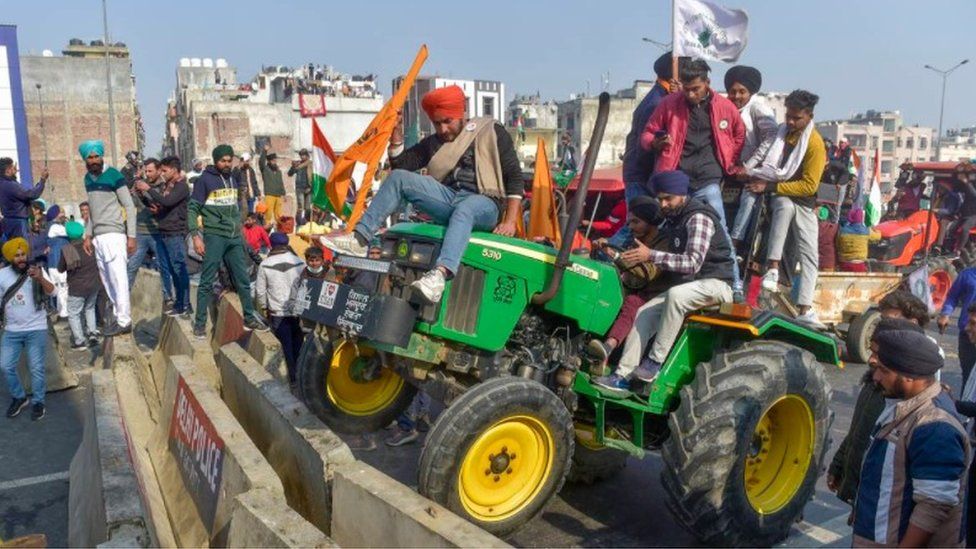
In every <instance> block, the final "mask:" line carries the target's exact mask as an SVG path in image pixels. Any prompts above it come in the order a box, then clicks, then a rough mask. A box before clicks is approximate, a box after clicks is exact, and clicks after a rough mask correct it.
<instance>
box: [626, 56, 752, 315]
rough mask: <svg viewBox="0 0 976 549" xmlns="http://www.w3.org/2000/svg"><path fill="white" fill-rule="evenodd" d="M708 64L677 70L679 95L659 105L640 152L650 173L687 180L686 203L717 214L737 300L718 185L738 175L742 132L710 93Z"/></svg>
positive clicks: (726, 104)
mask: <svg viewBox="0 0 976 549" xmlns="http://www.w3.org/2000/svg"><path fill="white" fill-rule="evenodd" d="M710 70H711V69H710V68H709V66H708V63H706V62H705V61H703V60H701V59H694V60H691V61H689V62H687V63H685V64H684V65H683V66H681V67H679V73H680V74H679V76H680V80H681V93H675V94H672V95H669V96H668V97H666V98H664V99H663V100H662V101H661V104H660V105H659V106H658V108H657V110H655V111H654V114H653V115H652V116H651V119H650V120H649V121H648V122H647V125H646V126H644V131H643V133H641V136H640V145H641V148H642V149H643V150H645V151H654V152H655V154H656V155H657V160H656V161H655V165H654V171H655V173H656V172H666V171H672V170H681V171H682V172H684V173H685V174H687V175H688V178H689V180H690V182H691V183H690V185H691V191H690V192H691V197H692V198H698V199H701V200H702V201H703V202H705V203H706V204H708V205H709V206H711V207H712V209H714V210H715V213H716V214H718V220H719V223H718V226H717V227H716V230H717V231H719V233H720V234H721V235H723V236H724V237H725V239H726V240H728V246H726V248H727V249H728V250H729V259H730V260H731V261H733V269H732V277H733V278H732V288H733V290H735V292H736V299H740V298H741V297H742V296H741V293H742V285H741V281H740V280H739V269H738V268H737V267H735V265H734V262H735V252H734V250H733V249H732V239H731V237H730V236H729V233H728V228H727V227H726V222H725V206H724V205H723V203H722V186H721V185H722V179H723V178H725V177H727V176H731V175H733V174H734V173H736V172H737V171H738V169H737V165H738V164H739V156H740V155H741V153H742V146H743V143H745V138H746V132H745V126H744V125H743V123H742V116H741V115H740V114H739V109H737V108H736V107H735V105H734V104H732V102H731V101H729V100H728V99H726V98H724V97H722V96H721V95H719V94H717V93H715V92H714V91H713V90H712V89H711V80H709V78H708V72H709V71H710Z"/></svg>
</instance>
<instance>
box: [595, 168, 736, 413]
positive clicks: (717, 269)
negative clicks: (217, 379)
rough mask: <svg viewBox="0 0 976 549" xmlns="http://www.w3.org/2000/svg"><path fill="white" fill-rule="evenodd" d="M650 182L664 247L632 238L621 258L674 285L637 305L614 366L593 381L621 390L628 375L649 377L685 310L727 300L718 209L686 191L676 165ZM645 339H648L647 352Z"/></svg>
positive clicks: (727, 254) (727, 263)
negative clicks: (656, 270) (660, 218)
mask: <svg viewBox="0 0 976 549" xmlns="http://www.w3.org/2000/svg"><path fill="white" fill-rule="evenodd" d="M651 186H652V188H653V189H654V191H655V192H656V194H657V198H658V200H659V201H660V203H661V213H662V215H663V216H664V217H665V222H664V223H663V224H662V225H661V228H660V232H661V234H662V236H663V238H664V240H665V241H666V242H667V246H668V250H667V251H658V250H652V249H650V248H648V247H647V246H645V245H644V244H643V243H641V242H635V247H634V248H633V249H630V250H628V251H626V252H624V254H623V256H622V258H621V259H622V260H623V261H624V262H625V263H626V264H635V263H645V262H651V263H653V264H654V265H655V266H656V267H657V268H659V269H661V270H662V271H664V272H665V273H669V274H670V276H671V277H673V278H672V279H673V281H674V286H672V287H671V288H669V289H668V290H666V291H664V292H662V293H661V294H659V295H658V296H656V297H654V298H653V299H651V300H650V301H648V302H647V303H646V304H645V305H643V306H642V307H641V308H640V309H638V311H637V315H636V317H635V319H634V325H633V328H631V330H630V333H629V334H628V335H627V339H626V340H625V341H624V348H623V351H622V354H621V357H620V363H619V364H618V365H617V371H616V372H614V373H613V374H610V375H608V376H601V377H598V378H596V379H594V380H593V383H595V384H596V385H598V386H600V387H602V388H604V389H607V390H609V391H611V392H615V393H624V394H625V393H627V392H628V391H629V390H630V379H631V378H637V379H638V380H640V381H643V382H646V383H651V382H653V381H654V379H655V378H656V377H657V375H658V373H659V372H660V371H661V365H662V363H663V362H664V359H665V358H667V356H668V353H669V352H670V351H671V346H672V345H673V344H674V342H675V340H676V339H677V337H678V332H679V331H680V330H681V325H682V324H683V323H684V319H685V315H686V314H688V313H690V312H691V311H694V310H696V309H701V308H702V307H709V306H712V305H718V304H719V303H723V302H730V301H732V286H731V284H732V280H733V278H732V270H733V269H734V268H735V267H734V264H733V263H732V256H731V245H730V243H729V239H728V238H727V237H726V235H725V232H724V230H723V229H722V226H721V224H720V223H721V221H720V219H719V217H718V214H717V213H716V212H715V210H714V209H713V208H712V207H711V206H709V205H708V204H706V203H705V202H704V201H703V200H701V199H698V198H693V197H691V196H689V192H690V189H689V179H688V176H687V175H686V174H685V173H684V172H682V171H680V170H673V171H662V172H658V173H656V174H654V175H653V176H652V177H651ZM651 338H653V339H654V344H653V345H650V351H649V352H648V346H649V343H650V341H651ZM645 353H647V355H646V356H645Z"/></svg>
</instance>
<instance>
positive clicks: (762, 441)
mask: <svg viewBox="0 0 976 549" xmlns="http://www.w3.org/2000/svg"><path fill="white" fill-rule="evenodd" d="M608 101H609V98H608V97H607V96H606V94H603V95H602V96H601V100H600V110H599V113H598V120H597V124H596V127H595V129H594V135H593V138H592V139H591V143H593V145H591V147H590V149H589V151H588V158H587V160H586V164H585V166H586V168H585V170H584V174H583V177H582V181H581V184H580V187H581V189H580V192H578V193H577V194H576V199H575V200H574V202H573V204H572V205H571V211H570V214H569V219H568V221H567V224H566V227H565V229H568V230H564V231H563V234H564V235H572V234H574V232H575V228H576V227H578V225H579V221H580V218H581V214H582V209H583V203H582V200H583V198H584V197H585V196H586V187H587V185H588V184H589V179H590V176H591V173H592V169H593V165H594V160H595V156H596V153H597V151H598V147H599V143H600V140H601V139H602V134H603V128H604V126H605V124H606V117H607V112H608ZM443 234H444V228H443V227H440V226H436V225H431V224H415V223H401V224H398V225H395V226H393V227H392V228H390V229H389V230H388V231H387V232H386V233H385V234H384V235H383V236H382V239H381V243H382V244H381V249H382V252H381V254H380V257H379V258H372V259H371V258H354V257H345V256H341V257H339V258H338V259H337V263H336V265H337V266H339V267H341V268H343V269H346V270H347V271H348V272H349V273H351V274H353V275H355V278H356V279H357V280H360V281H361V280H362V279H364V278H368V279H371V280H372V281H373V282H372V284H373V286H372V287H369V288H364V287H363V286H362V285H359V286H356V285H351V284H347V283H333V282H322V281H313V280H309V281H307V285H306V287H305V288H304V292H303V293H302V296H301V299H302V301H303V303H304V309H305V310H304V313H303V317H304V318H306V319H309V320H313V321H315V322H316V323H318V324H319V329H317V330H316V332H315V334H316V336H315V337H309V338H307V340H306V343H305V345H304V347H303V348H302V352H301V355H300V357H299V361H298V362H299V364H298V381H299V387H300V390H301V394H302V397H303V399H304V400H305V402H306V403H307V404H308V406H309V407H310V409H311V410H312V411H313V412H315V413H316V414H317V415H318V416H319V417H320V418H321V419H322V420H323V421H325V422H326V423H327V424H328V425H329V426H330V427H331V428H333V429H335V430H336V431H337V432H340V433H348V434H361V433H366V432H371V431H375V430H378V429H381V428H383V427H384V426H386V425H388V424H389V423H390V422H391V421H393V420H394V419H395V418H396V417H397V415H398V414H400V413H401V412H402V411H404V410H405V409H406V407H407V406H408V405H409V404H410V402H411V399H412V398H413V396H414V394H415V393H416V391H417V389H418V388H419V389H422V390H424V391H427V392H428V393H429V394H430V395H431V396H432V397H433V398H437V399H439V400H441V401H442V402H444V403H445V405H446V409H445V410H444V412H443V413H442V414H441V415H440V417H439V418H438V420H437V422H436V424H435V425H434V426H433V428H432V429H431V431H430V432H429V434H428V436H427V441H426V443H425V445H424V448H423V451H422V454H421V459H420V466H419V485H418V488H419V491H420V492H421V493H422V494H424V495H425V496H427V497H429V498H431V499H433V500H434V501H437V502H439V503H441V504H443V505H444V506H446V507H447V508H449V509H451V510H452V511H454V512H455V513H457V514H458V515H460V516H462V517H465V518H466V519H467V520H469V521H471V522H473V523H475V524H477V525H478V526H481V527H482V528H484V529H486V530H487V531H489V532H492V533H494V534H497V535H507V534H509V533H511V532H513V531H514V530H516V529H517V528H519V527H520V526H522V525H524V524H525V523H526V522H528V521H529V520H530V519H531V518H532V517H534V516H535V515H537V514H538V513H539V512H540V511H541V510H542V509H543V508H544V507H545V506H546V504H547V503H548V502H549V500H550V499H551V498H552V497H553V496H554V495H555V494H556V493H557V492H558V491H559V489H560V488H561V487H562V485H563V483H564V481H565V480H567V478H568V479H569V480H570V481H571V482H573V481H580V482H592V481H595V480H599V479H604V478H607V477H609V476H611V475H613V474H614V473H616V472H618V471H619V470H621V469H622V468H623V467H624V464H625V462H626V460H627V457H628V456H635V457H638V458H640V457H643V456H644V455H645V454H646V453H647V452H648V451H657V450H659V451H660V453H661V457H662V459H663V460H664V463H665V468H664V472H663V473H662V481H663V485H664V488H665V490H666V492H667V498H668V502H669V507H670V508H671V510H672V511H673V513H674V515H675V516H676V517H677V519H678V520H679V521H680V522H681V524H683V525H684V526H685V527H686V528H687V529H688V530H689V531H691V532H692V533H693V534H694V535H696V536H698V537H699V538H700V539H701V540H702V541H703V542H705V543H709V544H718V545H769V544H773V543H776V542H778V541H780V540H782V539H784V538H785V537H786V536H787V535H788V532H789V529H790V526H791V525H792V524H793V523H794V522H795V521H796V520H798V518H799V517H800V516H801V513H802V510H803V507H804V505H805V504H806V503H807V501H809V499H810V498H811V496H812V495H813V493H814V487H815V484H816V480H817V477H818V474H819V472H820V470H821V467H822V465H823V459H824V456H825V454H826V451H827V447H828V445H829V438H828V430H829V426H830V422H831V419H832V414H831V412H830V409H829V402H830V394H831V392H830V388H829V385H828V383H827V381H826V379H825V376H824V367H823V364H832V365H838V366H839V365H841V362H840V360H839V358H838V351H837V347H836V345H835V343H834V342H833V340H831V339H830V338H828V337H826V336H824V335H822V334H820V333H818V332H815V331H812V330H810V329H808V328H806V327H803V326H801V325H798V324H795V323H793V322H792V321H790V320H788V319H786V318H784V317H782V316H779V315H777V314H773V313H769V312H755V313H754V312H752V311H749V310H747V309H746V310H744V309H742V308H741V306H730V307H725V308H723V309H721V310H717V311H700V312H699V313H698V314H695V315H692V316H689V317H688V318H687V320H686V323H685V325H684V327H683V329H682V332H681V334H680V336H679V338H678V340H677V342H676V343H675V345H674V348H673V349H672V351H671V353H670V355H669V356H668V358H667V360H666V361H665V363H664V365H663V368H662V371H661V373H660V375H659V376H658V377H657V379H656V380H655V381H654V382H653V383H652V384H651V385H649V386H645V389H646V391H638V392H635V393H632V394H629V395H627V396H624V397H620V396H614V395H612V394H610V393H608V392H604V391H603V390H601V389H600V388H598V387H597V386H594V385H593V384H591V382H590V377H591V373H592V374H593V375H596V374H598V373H599V372H597V371H596V370H597V369H598V368H599V366H600V365H599V364H596V363H594V362H593V361H591V360H590V359H589V358H588V356H587V354H586V352H585V348H586V346H587V343H588V342H589V341H590V340H591V339H592V338H594V337H601V336H603V335H604V334H605V333H606V332H607V330H608V329H609V328H610V326H611V325H612V323H613V322H614V319H615V318H616V316H617V313H618V311H619V309H620V307H621V304H622V303H623V298H624V290H623V288H622V287H621V282H620V273H619V272H618V270H617V268H616V267H615V266H614V265H612V264H610V263H606V262H601V261H596V260H593V259H590V258H589V257H586V256H577V255H572V254H571V253H570V241H571V240H572V239H571V238H569V237H568V236H567V238H566V239H565V243H564V244H563V246H561V248H560V249H559V250H558V251H557V250H555V249H553V248H552V247H549V246H545V245H542V244H537V243H533V242H527V241H524V240H518V239H514V238H508V237H502V236H498V235H495V234H490V233H474V234H473V235H472V237H471V240H470V242H469V244H468V247H467V249H466V251H465V253H464V256H463V258H462V265H461V267H460V269H459V270H458V272H457V273H456V274H455V276H454V278H453V279H452V280H451V281H450V282H449V284H448V287H447V289H446V291H445V293H444V297H443V298H442V300H441V302H440V303H438V304H436V305H431V304H428V303H425V302H423V301H420V300H415V298H414V297H413V296H412V295H411V289H410V286H409V285H410V283H411V282H412V281H413V280H416V279H417V278H418V277H420V276H421V275H422V274H423V273H424V272H426V271H427V270H428V269H430V268H431V267H432V265H433V261H434V259H435V258H436V257H437V255H438V251H439V246H440V243H441V240H442V237H443ZM364 274H365V275H368V276H363V275H364ZM349 278H350V277H349V276H347V277H346V278H345V279H344V280H348V279H349ZM412 300H415V301H412Z"/></svg>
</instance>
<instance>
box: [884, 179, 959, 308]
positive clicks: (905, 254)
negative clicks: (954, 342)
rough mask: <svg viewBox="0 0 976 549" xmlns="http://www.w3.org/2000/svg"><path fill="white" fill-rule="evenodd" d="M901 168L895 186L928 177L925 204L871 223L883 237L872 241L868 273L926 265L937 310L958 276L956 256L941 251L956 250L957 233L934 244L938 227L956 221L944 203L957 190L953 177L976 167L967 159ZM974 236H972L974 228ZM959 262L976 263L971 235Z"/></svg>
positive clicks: (943, 228) (907, 270)
mask: <svg viewBox="0 0 976 549" xmlns="http://www.w3.org/2000/svg"><path fill="white" fill-rule="evenodd" d="M901 170H902V173H901V175H900V176H899V184H900V183H901V182H903V181H907V180H908V179H909V178H922V179H927V178H931V180H932V185H931V186H930V191H929V194H928V196H927V198H928V200H929V208H928V209H927V210H919V211H916V212H914V213H912V214H910V215H908V216H907V217H905V218H903V219H894V220H891V221H884V222H882V223H880V224H878V225H877V227H875V230H877V232H878V233H879V234H880V237H881V238H880V239H879V240H877V241H875V242H872V243H871V246H870V249H869V257H870V263H871V271H872V272H899V273H909V272H913V271H915V270H916V269H918V268H920V267H922V266H923V265H926V264H927V265H928V268H929V287H930V289H931V294H932V303H933V306H934V307H935V308H936V310H938V309H940V308H941V307H942V304H943V303H944V302H945V298H946V295H947V294H948V293H949V287H950V286H951V285H952V281H953V280H955V278H956V267H955V265H954V260H956V259H957V258H956V254H954V253H952V252H947V251H943V250H953V249H955V242H956V240H957V239H958V234H952V233H950V234H947V235H945V239H944V245H943V246H942V248H941V249H939V248H938V247H936V244H937V242H938V239H939V231H940V230H943V231H944V230H948V227H949V226H950V225H949V224H951V223H952V222H953V221H954V219H953V216H952V213H951V212H947V211H945V210H946V209H945V208H944V207H943V206H944V205H945V204H947V203H948V202H950V200H948V199H947V197H949V195H950V194H951V193H955V192H958V191H957V188H956V182H955V177H956V175H957V174H969V173H971V172H976V165H974V164H971V163H969V162H917V163H905V164H902V165H901ZM896 185H898V184H896ZM955 232H957V231H953V233H955ZM972 234H973V235H976V229H973V231H972ZM926 252H928V253H926ZM958 264H960V265H961V266H962V267H971V266H974V265H976V239H971V240H970V241H969V242H968V244H967V245H966V248H965V249H964V250H960V252H959V256H958Z"/></svg>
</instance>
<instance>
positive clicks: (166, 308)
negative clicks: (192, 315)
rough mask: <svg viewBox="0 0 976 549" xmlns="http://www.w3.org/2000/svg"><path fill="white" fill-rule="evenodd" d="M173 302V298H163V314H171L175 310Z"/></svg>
mask: <svg viewBox="0 0 976 549" xmlns="http://www.w3.org/2000/svg"><path fill="white" fill-rule="evenodd" d="M173 303H174V301H173V300H172V299H164V300H163V314H169V313H170V311H172V310H173Z"/></svg>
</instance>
